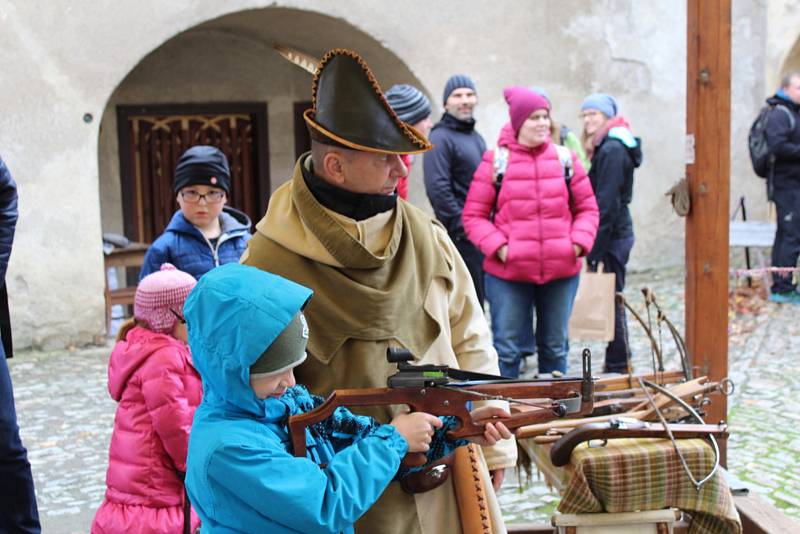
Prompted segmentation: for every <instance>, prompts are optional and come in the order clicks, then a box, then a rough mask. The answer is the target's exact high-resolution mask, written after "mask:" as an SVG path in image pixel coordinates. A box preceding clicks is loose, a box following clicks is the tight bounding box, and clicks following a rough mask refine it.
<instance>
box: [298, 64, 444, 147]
mask: <svg viewBox="0 0 800 534" xmlns="http://www.w3.org/2000/svg"><path fill="white" fill-rule="evenodd" d="M311 105H312V108H311V109H307V110H306V111H305V113H303V118H305V120H306V123H307V124H308V126H309V130H310V132H311V137H312V138H313V139H315V140H317V141H320V142H323V143H327V144H333V145H340V146H343V147H345V148H350V149H353V150H361V151H364V152H378V153H381V154H417V153H420V152H425V151H427V150H430V149H431V148H433V146H432V145H431V143H430V141H428V139H427V138H426V137H425V136H424V135H422V134H421V133H420V132H418V131H417V130H415V129H414V128H412V127H411V126H410V125H408V124H406V123H405V122H403V121H401V120H400V119H399V118H398V117H397V114H396V113H395V112H394V111H393V110H392V108H391V106H389V103H388V102H387V101H386V98H385V97H384V96H383V91H381V87H380V85H378V81H377V80H376V79H375V76H374V75H373V74H372V71H371V70H370V68H369V66H368V65H367V63H366V62H365V61H364V60H363V59H362V58H361V56H359V55H358V54H357V53H355V52H353V51H351V50H345V49H343V48H334V49H333V50H330V51H328V52H327V53H326V54H325V55H324V56H323V57H322V60H321V61H320V63H319V67H318V68H317V72H316V74H314V80H313V81H312V83H311Z"/></svg>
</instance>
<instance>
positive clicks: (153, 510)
mask: <svg viewBox="0 0 800 534" xmlns="http://www.w3.org/2000/svg"><path fill="white" fill-rule="evenodd" d="M108 391H109V393H111V397H112V398H113V399H114V400H115V401H117V402H119V406H118V407H117V415H116V417H115V419H114V432H113V434H112V436H111V446H110V448H109V455H108V456H109V461H108V471H107V472H106V486H107V488H106V498H105V499H104V500H103V503H102V504H101V505H100V508H99V509H98V510H97V514H96V515H95V517H94V522H93V523H92V533H93V534H99V533H114V534H117V533H120V532H125V533H141V534H145V533H148V534H155V533H162V532H163V533H180V532H182V531H183V530H182V529H183V503H184V492H183V482H182V480H181V478H180V477H179V475H178V471H181V472H185V471H186V450H187V447H188V444H189V431H190V430H191V427H192V418H193V417H194V411H195V409H196V408H197V405H198V404H200V400H201V397H202V391H203V390H202V383H201V381H200V375H198V374H197V371H195V369H194V367H193V366H192V360H191V357H190V355H189V348H188V347H187V346H186V345H185V344H184V343H182V342H180V341H178V340H176V339H175V338H173V337H171V336H168V335H166V334H158V333H155V332H152V331H151V330H147V329H145V328H141V327H138V326H137V327H135V328H133V329H131V330H130V332H128V335H127V336H126V339H125V340H123V341H120V342H118V343H117V344H116V346H115V347H114V350H113V352H112V353H111V359H110V361H109V364H108ZM199 523H200V520H199V519H198V518H197V516H196V515H195V514H194V512H193V513H192V527H193V529H194V528H196V527H197V526H198V525H199Z"/></svg>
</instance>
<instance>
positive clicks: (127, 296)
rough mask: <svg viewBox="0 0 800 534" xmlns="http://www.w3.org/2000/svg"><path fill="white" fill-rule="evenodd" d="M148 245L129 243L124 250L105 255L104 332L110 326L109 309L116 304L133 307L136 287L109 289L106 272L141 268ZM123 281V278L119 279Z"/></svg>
mask: <svg viewBox="0 0 800 534" xmlns="http://www.w3.org/2000/svg"><path fill="white" fill-rule="evenodd" d="M147 248H148V245H147V244H145V243H131V244H130V245H128V246H127V247H125V248H115V249H113V250H112V251H111V252H109V253H107V254H106V255H105V261H104V267H105V276H106V288H105V298H106V331H108V328H109V326H110V325H111V307H112V306H114V305H116V304H122V305H123V306H133V298H134V295H135V294H136V286H131V287H118V288H117V289H110V288H109V285H108V270H109V269H110V268H116V267H141V266H142V264H143V263H144V255H145V253H146V252H147ZM121 278H122V279H124V277H121Z"/></svg>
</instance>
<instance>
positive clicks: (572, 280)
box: [486, 273, 580, 378]
mask: <svg viewBox="0 0 800 534" xmlns="http://www.w3.org/2000/svg"><path fill="white" fill-rule="evenodd" d="M579 277H580V275H577V274H576V275H575V276H571V277H569V278H559V279H558V280H553V281H552V282H548V283H546V284H532V283H530V282H512V281H509V280H503V279H502V278H497V277H496V276H492V275H491V274H489V273H487V274H486V299H487V300H488V301H489V307H490V312H491V314H492V336H493V337H494V348H495V350H497V355H498V357H499V358H500V374H501V375H503V376H507V377H510V378H517V377H518V376H519V366H520V363H521V361H522V353H523V352H525V349H526V348H527V347H526V345H527V344H528V343H527V342H526V340H528V339H529V338H530V336H531V334H533V335H534V336H535V339H536V351H537V355H538V361H539V373H540V374H542V373H551V372H553V371H561V372H562V373H566V372H567V352H568V350H569V342H568V339H567V325H568V323H569V316H570V314H571V313H572V303H573V302H574V301H575V293H576V292H577V291H578V279H579ZM534 309H535V310H536V328H535V331H534V332H531V329H532V328H533V324H532V313H533V310H534Z"/></svg>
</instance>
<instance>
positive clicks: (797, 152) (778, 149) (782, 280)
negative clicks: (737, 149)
mask: <svg viewBox="0 0 800 534" xmlns="http://www.w3.org/2000/svg"><path fill="white" fill-rule="evenodd" d="M767 104H768V105H770V106H774V109H773V111H772V112H771V113H770V115H769V118H768V119H767V127H766V134H767V146H768V147H769V150H770V154H773V155H774V156H775V164H774V167H773V169H772V177H771V184H770V187H771V189H772V191H771V193H772V200H773V201H774V202H775V211H776V212H777V215H778V217H777V218H778V229H777V232H776V233H775V243H774V245H773V246H772V266H773V267H797V257H798V255H800V114H799V113H798V111H800V72H794V73H791V74H787V75H786V76H784V78H783V81H782V83H781V88H780V89H778V91H777V92H776V93H775V95H774V96H772V97H770V98H768V99H767ZM778 108H783V109H778ZM792 279H793V276H792V275H791V274H788V275H780V274H776V275H774V276H773V281H772V291H771V294H770V300H772V301H773V302H785V303H791V304H800V295H798V293H797V286H796V284H795V283H793V281H792Z"/></svg>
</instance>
